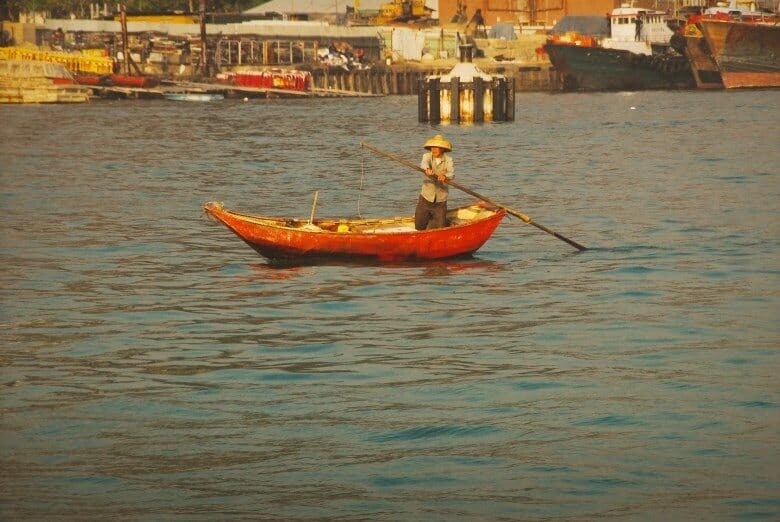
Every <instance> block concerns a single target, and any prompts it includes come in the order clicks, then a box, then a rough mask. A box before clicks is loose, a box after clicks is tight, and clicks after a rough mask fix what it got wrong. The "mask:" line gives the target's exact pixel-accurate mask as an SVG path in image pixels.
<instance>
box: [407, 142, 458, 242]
mask: <svg viewBox="0 0 780 522" xmlns="http://www.w3.org/2000/svg"><path fill="white" fill-rule="evenodd" d="M423 147H424V148H426V149H428V151H429V152H426V153H425V154H423V158H422V162H420V167H421V168H422V169H423V170H425V174H426V176H425V179H424V180H423V184H422V190H420V197H419V198H418V199H417V208H416V210H415V211H414V228H416V229H417V230H425V229H427V228H443V227H445V226H447V223H446V220H447V196H448V195H449V187H448V186H447V183H446V181H447V180H448V179H452V178H453V177H454V176H455V164H454V163H453V161H452V158H451V157H450V156H449V155H448V154H446V153H447V152H451V151H452V144H451V143H450V142H449V141H447V140H445V139H444V136H442V135H441V134H437V135H436V136H434V137H433V138H431V139H429V140H428V141H426V142H425V145H423Z"/></svg>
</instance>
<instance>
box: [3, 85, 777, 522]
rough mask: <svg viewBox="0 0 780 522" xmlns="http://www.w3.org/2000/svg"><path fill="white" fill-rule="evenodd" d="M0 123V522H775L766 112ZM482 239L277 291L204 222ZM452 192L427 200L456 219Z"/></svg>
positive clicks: (773, 290)
mask: <svg viewBox="0 0 780 522" xmlns="http://www.w3.org/2000/svg"><path fill="white" fill-rule="evenodd" d="M516 101H517V114H516V117H517V119H516V121H514V122H509V123H501V124H483V125H471V126H430V125H428V124H421V123H418V122H417V118H416V116H417V115H416V110H417V104H416V99H415V98H414V97H409V96H394V97H385V98H370V99H312V100H253V101H249V102H242V101H240V100H225V101H223V102H219V103H210V104H197V103H189V104H188V103H172V102H167V101H162V100H161V101H151V100H140V101H93V102H91V103H89V104H80V105H39V106H1V107H0V138H1V140H2V141H1V142H0V173H1V177H0V182H1V184H2V185H1V190H0V202H2V212H3V220H2V224H0V263H2V269H1V270H0V274H1V275H0V283H2V285H1V288H2V291H1V293H0V296H2V311H1V313H2V316H1V324H2V329H1V331H2V333H1V334H0V341H1V342H2V346H3V348H2V350H0V385H1V386H2V388H1V391H0V469H1V470H2V471H1V472H0V491H2V495H0V518H2V519H4V520H20V519H36V520H53V519H104V518H109V517H111V518H120V519H136V520H171V519H177V520H222V519H252V520H311V519H317V520H558V519H595V518H607V519H643V520H666V519H676V520H690V519H697V520H712V519H755V520H777V519H778V518H780V493H778V492H779V491H780V471H779V470H780V452H779V451H778V435H780V385H779V384H778V383H779V382H780V379H778V374H779V373H780V353H779V349H780V327H779V326H778V308H779V307H780V278H779V277H778V269H780V260H779V259H780V234H779V233H778V232H779V230H778V222H780V204H779V203H778V202H779V201H780V143H779V142H778V136H780V123H779V122H780V116H778V115H779V114H780V91H776V90H774V91H772V90H767V91H761V90H759V91H734V92H727V91H723V92H698V91H684V92H636V93H603V94H567V95H560V94H547V93H538V94H527V93H522V94H518V96H517V100H516ZM439 133H441V134H444V135H445V137H446V138H447V139H449V140H451V141H452V143H453V145H454V150H453V152H452V156H453V158H454V160H455V165H456V180H457V181H458V182H459V183H460V184H462V185H464V186H466V187H468V188H470V189H472V190H476V191H478V192H480V193H482V194H484V195H487V196H488V197H490V198H491V199H493V200H495V201H498V202H500V203H502V204H504V205H507V206H509V207H510V208H512V209H514V210H516V211H518V212H522V213H525V214H527V215H529V216H530V217H531V218H532V219H534V220H535V221H536V222H538V223H540V224H543V225H544V226H546V227H548V228H550V229H552V230H554V231H556V232H558V233H560V234H563V235H564V236H566V237H569V238H571V239H573V240H575V241H577V242H579V243H582V244H584V245H586V246H588V250H586V251H584V252H578V251H576V250H575V249H573V248H572V247H571V246H569V245H567V244H566V243H564V242H562V241H560V240H558V239H556V238H555V237H553V236H552V235H549V234H546V233H544V232H543V231H541V230H539V229H537V228H535V227H532V226H529V225H526V224H524V223H523V222H522V221H520V220H517V219H515V218H509V217H508V218H506V219H505V220H504V221H503V222H502V224H501V225H500V227H499V228H498V230H497V231H496V233H495V234H494V235H493V236H492V238H491V239H490V240H489V241H488V242H487V243H486V244H485V245H484V246H483V247H482V249H480V250H479V251H478V252H477V253H476V255H475V256H473V258H470V259H459V260H453V261H440V262H431V263H402V264H397V265H389V266H388V265H381V264H372V263H365V264H325V265H313V266H283V267H279V266H275V265H272V264H269V263H268V262H267V260H265V259H263V258H261V257H259V256H258V255H257V254H256V253H255V252H254V251H253V250H251V249H250V248H249V247H248V246H247V245H245V244H244V243H243V242H242V241H240V240H239V238H237V237H236V236H234V235H233V234H232V233H231V232H230V231H229V230H227V229H226V228H225V227H224V226H222V225H219V224H218V223H216V222H214V221H213V220H210V219H209V218H207V217H206V216H205V215H204V214H203V212H202V204H203V203H205V202H207V201H220V202H223V203H224V205H225V206H226V207H227V208H230V209H235V210H238V211H242V212H249V213H258V214H265V215H271V216H294V217H301V218H308V216H309V215H310V212H311V211H312V203H313V197H314V194H315V192H319V199H318V203H317V206H316V209H315V212H316V216H322V217H325V216H330V217H355V216H363V217H377V216H396V215H408V214H411V213H412V212H413V210H414V205H415V202H416V199H417V193H418V191H419V188H420V185H421V181H422V180H421V175H420V174H419V173H417V172H415V171H413V170H411V169H409V168H408V167H406V166H404V165H402V164H399V163H395V162H392V161H389V160H387V159H385V158H382V157H379V156H378V155H376V154H374V153H372V152H370V151H368V150H367V149H361V147H360V143H361V142H366V143H370V144H371V145H373V146H375V147H379V148H381V149H383V150H385V151H388V152H390V153H391V154H393V155H397V156H399V157H402V158H404V159H406V160H408V161H410V162H413V163H417V162H419V160H420V157H421V155H422V153H423V152H424V151H423V149H422V144H423V143H424V142H425V140H426V139H428V138H430V137H431V136H433V135H434V134H439ZM472 199H473V198H472V197H471V196H468V195H466V194H463V193H457V192H456V191H452V192H451V199H450V205H451V206H455V205H458V204H461V203H468V202H471V201H472Z"/></svg>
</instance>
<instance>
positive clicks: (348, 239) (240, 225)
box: [203, 201, 506, 262]
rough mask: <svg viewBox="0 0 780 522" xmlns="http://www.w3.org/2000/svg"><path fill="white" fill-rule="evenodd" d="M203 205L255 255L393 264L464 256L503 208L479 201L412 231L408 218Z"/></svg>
mask: <svg viewBox="0 0 780 522" xmlns="http://www.w3.org/2000/svg"><path fill="white" fill-rule="evenodd" d="M203 208H204V210H205V211H206V213H207V214H209V215H211V216H213V217H214V218H216V219H217V220H218V221H220V222H222V223H223V224H224V225H225V226H226V227H228V228H229V229H230V230H232V231H233V232H234V233H235V234H236V235H237V236H238V237H240V238H241V239H243V240H244V241H245V242H246V243H247V244H248V245H249V246H251V247H252V248H254V249H255V250H256V251H257V252H258V253H259V254H260V255H262V256H265V257H267V258H269V259H271V260H282V261H284V260H287V261H291V260H292V261H296V260H297V261H305V260H312V259H334V258H335V259H338V258H341V259H352V260H355V259H366V260H372V259H373V260H378V261H384V262H392V261H410V260H431V259H444V258H449V257H458V256H466V255H469V254H472V253H474V252H475V251H477V249H479V248H480V247H481V246H482V245H483V244H484V243H485V241H487V240H488V238H489V237H490V236H491V235H492V234H493V232H494V231H495V230H496V227H498V224H499V223H500V222H501V220H502V219H503V218H504V216H505V215H506V211H505V210H503V209H499V208H497V207H494V206H492V205H489V204H488V203H485V202H482V201H480V202H477V203H474V204H472V205H468V206H465V207H460V208H455V209H452V210H450V211H448V212H447V220H448V223H449V226H447V227H446V228H437V229H432V230H423V231H417V230H415V229H414V217H413V216H406V217H394V218H380V219H314V220H305V219H295V218H292V219H285V218H274V217H263V216H253V215H248V214H239V213H237V212H231V211H229V210H226V209H224V208H223V207H222V205H221V204H220V203H214V202H212V203H206V204H205V205H204V206H203Z"/></svg>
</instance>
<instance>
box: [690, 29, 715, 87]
mask: <svg viewBox="0 0 780 522" xmlns="http://www.w3.org/2000/svg"><path fill="white" fill-rule="evenodd" d="M685 56H686V57H687V58H688V62H689V63H690V64H691V71H692V72H693V78H694V80H695V81H696V86H697V87H698V88H699V89H723V78H722V77H721V74H720V69H718V64H717V63H715V60H714V59H713V58H712V53H711V52H710V49H709V46H708V45H707V41H706V40H705V39H704V37H703V36H701V35H700V34H699V35H686V36H685Z"/></svg>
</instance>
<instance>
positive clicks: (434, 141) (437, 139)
mask: <svg viewBox="0 0 780 522" xmlns="http://www.w3.org/2000/svg"><path fill="white" fill-rule="evenodd" d="M431 147H439V148H441V149H444V150H446V151H447V152H450V151H451V150H452V143H450V142H449V141H447V140H445V139H444V136H442V135H441V134H437V135H436V136H434V137H433V138H431V139H429V140H428V141H426V142H425V145H423V148H424V149H428V150H431Z"/></svg>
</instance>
